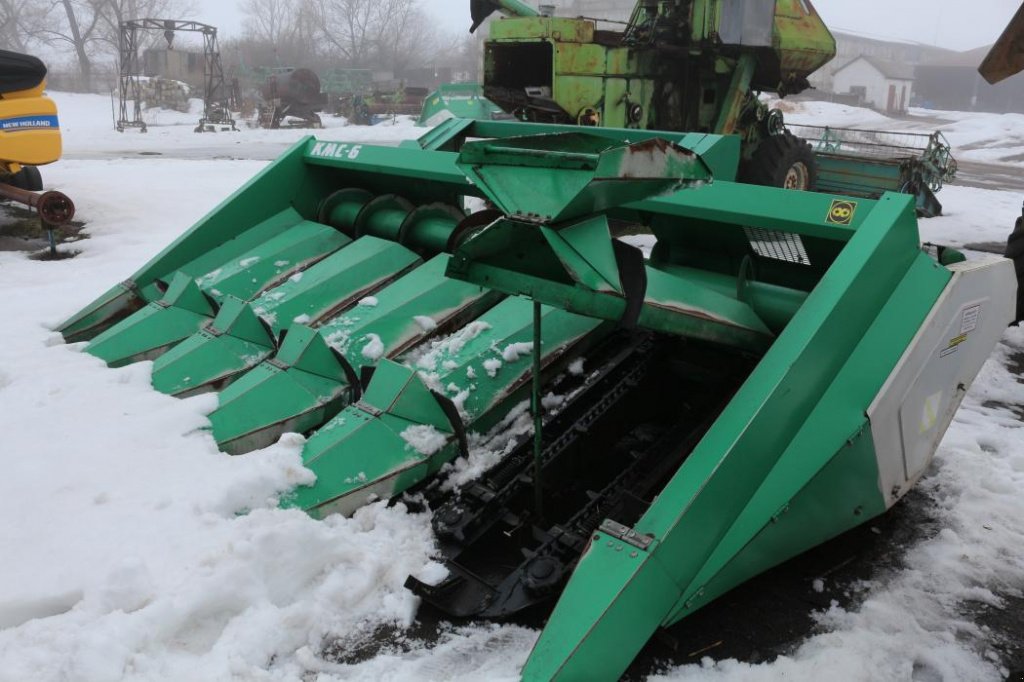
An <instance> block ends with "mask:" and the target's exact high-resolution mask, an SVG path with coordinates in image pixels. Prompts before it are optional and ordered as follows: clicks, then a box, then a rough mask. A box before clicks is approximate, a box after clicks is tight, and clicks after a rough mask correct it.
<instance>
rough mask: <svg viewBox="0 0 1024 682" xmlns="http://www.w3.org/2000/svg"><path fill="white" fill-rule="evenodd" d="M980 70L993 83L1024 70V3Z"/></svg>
mask: <svg viewBox="0 0 1024 682" xmlns="http://www.w3.org/2000/svg"><path fill="white" fill-rule="evenodd" d="M978 71H979V73H981V75H982V76H983V77H984V78H985V80H987V81H988V82H989V83H991V84H992V85H995V84H996V83H998V82H1000V81H1002V80H1006V79H1007V78H1009V77H1010V76H1013V75H1015V74H1018V73H1020V72H1021V71H1024V5H1022V6H1021V8H1020V9H1018V10H1017V13H1016V14H1015V15H1014V16H1013V19H1011V20H1010V23H1009V24H1008V25H1007V26H1006V30H1005V31H1003V34H1002V35H1001V36H999V40H998V41H996V44H995V45H993V46H992V51H991V52H989V53H988V56H987V57H985V61H983V62H982V63H981V66H980V67H979V68H978Z"/></svg>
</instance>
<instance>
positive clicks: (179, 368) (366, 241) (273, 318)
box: [153, 237, 420, 395]
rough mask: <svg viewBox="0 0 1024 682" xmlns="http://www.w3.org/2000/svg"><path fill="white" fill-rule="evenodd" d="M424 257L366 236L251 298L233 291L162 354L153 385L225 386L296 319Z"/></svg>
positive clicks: (352, 298)
mask: <svg viewBox="0 0 1024 682" xmlns="http://www.w3.org/2000/svg"><path fill="white" fill-rule="evenodd" d="M279 262H280V263H283V261H279ZM418 262H420V259H419V257H418V256H417V255H416V254H415V253H413V252H412V251H410V250H409V249H406V248H405V247H404V246H401V245H400V244H397V243H395V242H391V241H385V240H383V239H378V238H376V237H362V238H360V239H357V240H356V241H355V242H353V243H351V244H349V245H348V246H346V247H345V248H342V249H340V250H339V251H337V252H335V253H334V254H332V255H331V256H329V257H327V258H325V259H324V260H322V261H320V262H319V263H317V264H316V265H314V266H313V267H311V268H309V269H308V270H306V271H303V272H300V273H296V274H295V275H293V276H291V277H289V278H288V279H287V280H285V282H284V283H283V284H281V285H279V286H277V287H274V288H273V289H270V290H269V291H266V292H264V293H263V294H262V295H261V296H259V297H257V298H256V299H255V300H253V301H252V303H251V304H247V303H245V302H244V301H242V300H241V299H238V298H234V297H232V298H231V299H230V304H229V303H225V305H224V306H223V307H222V308H221V310H220V312H219V313H218V315H217V317H216V318H215V319H214V320H213V321H212V322H211V323H209V325H208V326H207V328H206V329H204V330H202V331H200V332H199V333H197V334H195V335H193V336H192V337H190V338H188V339H187V340H185V341H184V342H182V343H181V344H179V345H178V346H176V347H175V348H174V349H172V350H171V351H170V352H168V353H167V354H165V355H163V356H161V357H160V358H158V359H157V361H156V363H155V364H154V366H153V386H154V387H156V388H157V390H160V391H163V392H165V393H170V394H172V395H190V394H193V393H195V392H200V391H206V390H214V389H220V388H222V387H223V386H225V385H227V384H228V383H230V382H231V381H232V380H233V379H235V378H237V376H238V375H239V374H240V373H241V372H244V371H245V370H247V369H250V368H252V367H254V366H255V365H257V364H259V363H260V362H262V361H263V360H265V359H266V358H268V357H269V356H270V355H271V354H272V353H273V351H274V349H275V346H276V343H277V339H278V338H279V336H280V335H281V334H282V333H283V332H285V331H287V330H288V328H289V327H290V326H291V325H292V324H293V323H296V322H298V323H299V324H312V325H317V324H319V323H320V321H322V320H323V318H324V317H326V316H328V315H330V314H331V313H332V312H336V311H338V310H341V309H344V308H347V307H348V306H350V305H353V304H354V303H355V302H356V301H357V300H359V298H361V297H362V296H364V295H366V294H369V293H371V292H373V291H375V290H376V289H378V288H379V287H381V286H383V285H384V284H386V283H387V282H388V281H390V280H391V279H394V278H395V277H397V276H399V275H400V274H401V273H402V272H404V271H406V270H408V269H409V268H411V267H413V266H414V265H415V264H416V263H418Z"/></svg>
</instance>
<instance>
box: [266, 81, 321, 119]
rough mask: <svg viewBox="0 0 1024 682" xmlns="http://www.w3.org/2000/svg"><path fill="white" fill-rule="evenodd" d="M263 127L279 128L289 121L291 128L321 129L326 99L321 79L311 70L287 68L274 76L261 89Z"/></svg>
mask: <svg viewBox="0 0 1024 682" xmlns="http://www.w3.org/2000/svg"><path fill="white" fill-rule="evenodd" d="M260 95H261V96H262V98H263V104H262V105H260V107H259V114H258V115H259V125H260V127H261V128H273V129H276V128H280V127H281V124H282V123H284V122H286V121H287V125H288V127H292V128H322V127H323V122H322V121H321V120H320V116H319V115H318V114H317V112H319V111H321V110H322V109H323V106H324V104H326V98H325V97H324V95H323V94H322V93H321V92H320V79H319V78H318V77H317V75H316V74H315V73H313V72H312V71H310V70H309V69H296V68H286V69H278V70H275V71H274V73H271V74H270V75H269V76H268V77H267V80H266V81H265V82H264V83H263V87H262V88H261V89H260Z"/></svg>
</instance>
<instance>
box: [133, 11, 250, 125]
mask: <svg viewBox="0 0 1024 682" xmlns="http://www.w3.org/2000/svg"><path fill="white" fill-rule="evenodd" d="M118 29H119V39H118V64H117V68H118V87H117V93H118V114H117V120H115V121H114V127H115V128H116V129H117V131H118V132H121V133H123V132H124V131H125V129H127V128H138V129H139V130H140V131H141V132H146V130H147V126H146V122H145V121H144V120H142V87H141V84H140V79H141V78H142V71H141V69H140V68H139V32H140V31H161V32H163V36H164V40H166V41H167V47H168V48H171V47H173V45H174V36H175V34H176V33H179V32H186V33H199V34H201V35H202V36H203V80H204V87H203V117H202V118H201V119H199V124H198V125H197V126H196V132H197V133H203V132H213V131H217V130H228V129H229V130H237V128H236V127H235V120H234V119H233V118H232V117H231V116H232V114H231V104H232V101H231V100H232V99H233V95H234V92H233V89H232V88H231V87H230V86H229V85H228V83H227V81H226V80H225V78H224V67H223V66H222V64H221V60H220V46H219V45H218V42H217V27H216V26H210V25H209V24H202V23H200V22H198V21H187V20H181V19H129V20H127V21H122V22H120V24H118ZM129 102H130V103H131V114H130V115H129V112H128V109H129Z"/></svg>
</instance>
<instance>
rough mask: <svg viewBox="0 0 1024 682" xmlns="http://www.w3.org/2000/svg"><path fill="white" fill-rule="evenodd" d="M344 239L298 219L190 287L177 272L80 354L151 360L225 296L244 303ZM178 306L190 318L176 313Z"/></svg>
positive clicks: (194, 326)
mask: <svg viewBox="0 0 1024 682" xmlns="http://www.w3.org/2000/svg"><path fill="white" fill-rule="evenodd" d="M350 241H351V240H350V239H349V238H348V237H346V236H345V235H343V234H341V233H339V232H338V231H337V230H334V229H332V228H329V227H327V226H326V225H320V224H318V223H312V222H307V221H303V222H300V223H298V224H296V225H293V226H292V227H290V228H289V229H287V230H286V231H284V232H282V233H280V234H276V235H274V236H273V237H271V238H270V239H267V240H266V241H264V242H263V243H262V244H260V245H258V246H255V247H254V248H252V249H250V250H249V251H246V252H245V253H243V254H240V256H238V257H236V258H232V259H231V260H230V261H228V262H226V263H222V264H220V265H219V266H218V267H217V268H216V269H214V270H211V271H210V272H208V273H206V274H204V275H203V276H202V277H199V278H198V279H197V280H195V284H192V279H191V277H189V276H187V275H184V274H183V273H178V275H176V279H175V283H176V284H177V286H174V287H171V288H170V289H168V292H167V295H165V296H164V298H163V299H161V300H160V301H158V302H157V303H153V304H150V305H149V306H147V307H146V308H144V309H143V310H140V311H139V312H137V313H135V314H134V315H131V316H130V317H128V318H126V319H124V320H122V321H121V322H119V323H117V324H116V325H114V326H113V327H111V328H110V329H108V330H107V331H105V332H103V333H102V334H101V335H99V336H98V337H96V338H95V339H93V341H92V342H91V343H90V344H89V345H88V346H87V347H86V352H88V353H91V354H92V355H95V356H96V357H98V358H101V359H102V360H104V361H106V362H107V363H108V364H111V365H112V366H120V365H123V364H127V363H130V362H138V361H140V360H152V359H155V358H157V357H159V356H160V355H161V354H163V353H164V352H166V351H167V350H168V349H169V348H171V347H172V346H174V345H176V344H178V343H180V342H181V341H184V340H185V339H186V338H188V337H189V336H191V335H192V334H194V333H195V332H197V331H198V328H199V327H201V326H202V325H203V324H205V322H207V321H209V319H210V318H212V317H213V315H214V312H215V310H216V308H215V307H214V306H218V307H219V306H220V305H221V304H222V303H223V301H224V300H225V298H226V297H227V296H234V297H236V298H239V299H242V300H248V299H250V298H252V297H253V296H255V295H256V294H258V293H260V292H261V291H263V290H264V289H266V288H267V287H271V286H274V285H275V284H277V283H279V282H281V281H283V280H286V279H287V278H288V277H290V276H298V274H297V273H298V272H299V271H301V270H302V269H304V268H306V267H309V266H310V265H312V264H314V263H316V262H317V261H320V260H321V259H323V258H325V257H327V256H328V255H330V254H331V253H332V252H334V251H336V250H338V249H340V248H341V247H342V246H345V245H346V244H348V243H349V242H350ZM207 299H208V300H207ZM211 301H212V302H213V305H211V304H210V302H211ZM196 303H200V304H201V306H202V307H201V308H199V307H197V306H196ZM183 308H186V309H190V310H189V312H190V313H192V314H191V315H185V314H183V313H182V312H180V311H181V309H183ZM204 318H205V319H204ZM172 320H173V323H172ZM193 322H194V323H195V324H193Z"/></svg>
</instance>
